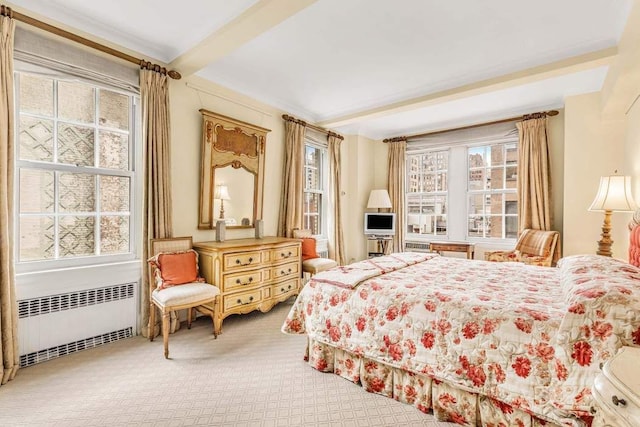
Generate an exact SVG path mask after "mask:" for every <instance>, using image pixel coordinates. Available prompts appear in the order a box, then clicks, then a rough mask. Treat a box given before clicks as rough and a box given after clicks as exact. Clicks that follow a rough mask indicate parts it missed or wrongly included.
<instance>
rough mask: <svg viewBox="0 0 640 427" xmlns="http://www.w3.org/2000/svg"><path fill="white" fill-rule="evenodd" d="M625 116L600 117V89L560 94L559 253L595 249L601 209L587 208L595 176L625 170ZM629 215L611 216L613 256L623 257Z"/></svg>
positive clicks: (601, 217) (598, 233) (593, 189)
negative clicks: (561, 190)
mask: <svg viewBox="0 0 640 427" xmlns="http://www.w3.org/2000/svg"><path fill="white" fill-rule="evenodd" d="M624 139H625V120H624V119H618V120H611V119H605V118H603V117H602V105H601V96H600V92H595V93H591V94H586V95H579V96H573V97H569V98H567V99H566V100H565V139H564V157H565V159H566V161H565V164H564V192H565V198H564V234H563V236H562V239H563V243H564V255H565V256H566V255H573V254H582V253H591V254H593V253H595V252H596V250H597V243H596V242H597V241H598V240H600V232H601V227H602V222H603V219H604V213H602V212H589V211H588V210H587V209H588V208H589V206H590V205H591V202H593V199H594V197H595V195H596V192H597V190H598V184H599V182H600V177H601V176H605V175H613V174H614V172H615V171H616V170H617V171H618V174H620V175H622V174H627V173H629V172H630V171H627V170H625V164H624V152H623V149H624ZM628 220H629V215H628V214H624V213H614V214H613V216H612V227H613V230H612V233H611V234H612V238H613V241H614V243H613V246H612V250H613V256H614V257H617V258H623V259H626V251H627V241H628V232H627V229H626V223H627V221H628Z"/></svg>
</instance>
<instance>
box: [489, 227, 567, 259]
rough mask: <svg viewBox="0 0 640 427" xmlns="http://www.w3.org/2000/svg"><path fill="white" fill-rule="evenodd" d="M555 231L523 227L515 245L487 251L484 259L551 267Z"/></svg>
mask: <svg viewBox="0 0 640 427" xmlns="http://www.w3.org/2000/svg"><path fill="white" fill-rule="evenodd" d="M559 236H560V234H559V233H558V232H557V231H544V230H533V229H529V228H528V229H525V230H523V231H522V233H521V234H520V237H519V238H518V241H517V243H516V247H515V249H514V250H511V251H488V252H485V253H484V259H485V260H486V261H496V262H522V263H524V264H529V265H539V266H543V267H551V266H552V265H554V264H555V262H556V261H557V256H558V253H557V250H558V238H559Z"/></svg>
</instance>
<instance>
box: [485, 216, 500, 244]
mask: <svg viewBox="0 0 640 427" xmlns="http://www.w3.org/2000/svg"><path fill="white" fill-rule="evenodd" d="M502 218H503V217H502V216H490V217H489V218H488V223H489V229H488V230H487V237H493V238H496V239H502Z"/></svg>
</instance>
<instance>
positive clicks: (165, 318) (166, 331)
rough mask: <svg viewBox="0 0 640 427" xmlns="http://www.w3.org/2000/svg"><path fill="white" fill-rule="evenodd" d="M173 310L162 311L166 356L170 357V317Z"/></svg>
mask: <svg viewBox="0 0 640 427" xmlns="http://www.w3.org/2000/svg"><path fill="white" fill-rule="evenodd" d="M170 317H171V311H169V310H166V311H165V310H163V311H162V341H163V343H164V358H165V359H168V358H169V318H170Z"/></svg>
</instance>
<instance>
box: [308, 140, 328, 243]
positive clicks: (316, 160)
mask: <svg viewBox="0 0 640 427" xmlns="http://www.w3.org/2000/svg"><path fill="white" fill-rule="evenodd" d="M304 153H305V154H304V196H303V197H304V207H303V228H305V229H309V230H311V233H312V234H313V235H314V236H325V235H326V221H325V220H324V218H326V215H325V212H326V205H327V200H326V198H327V191H326V189H327V148H326V147H323V146H321V145H319V144H314V143H313V142H311V141H307V142H306V143H305V151H304Z"/></svg>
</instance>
